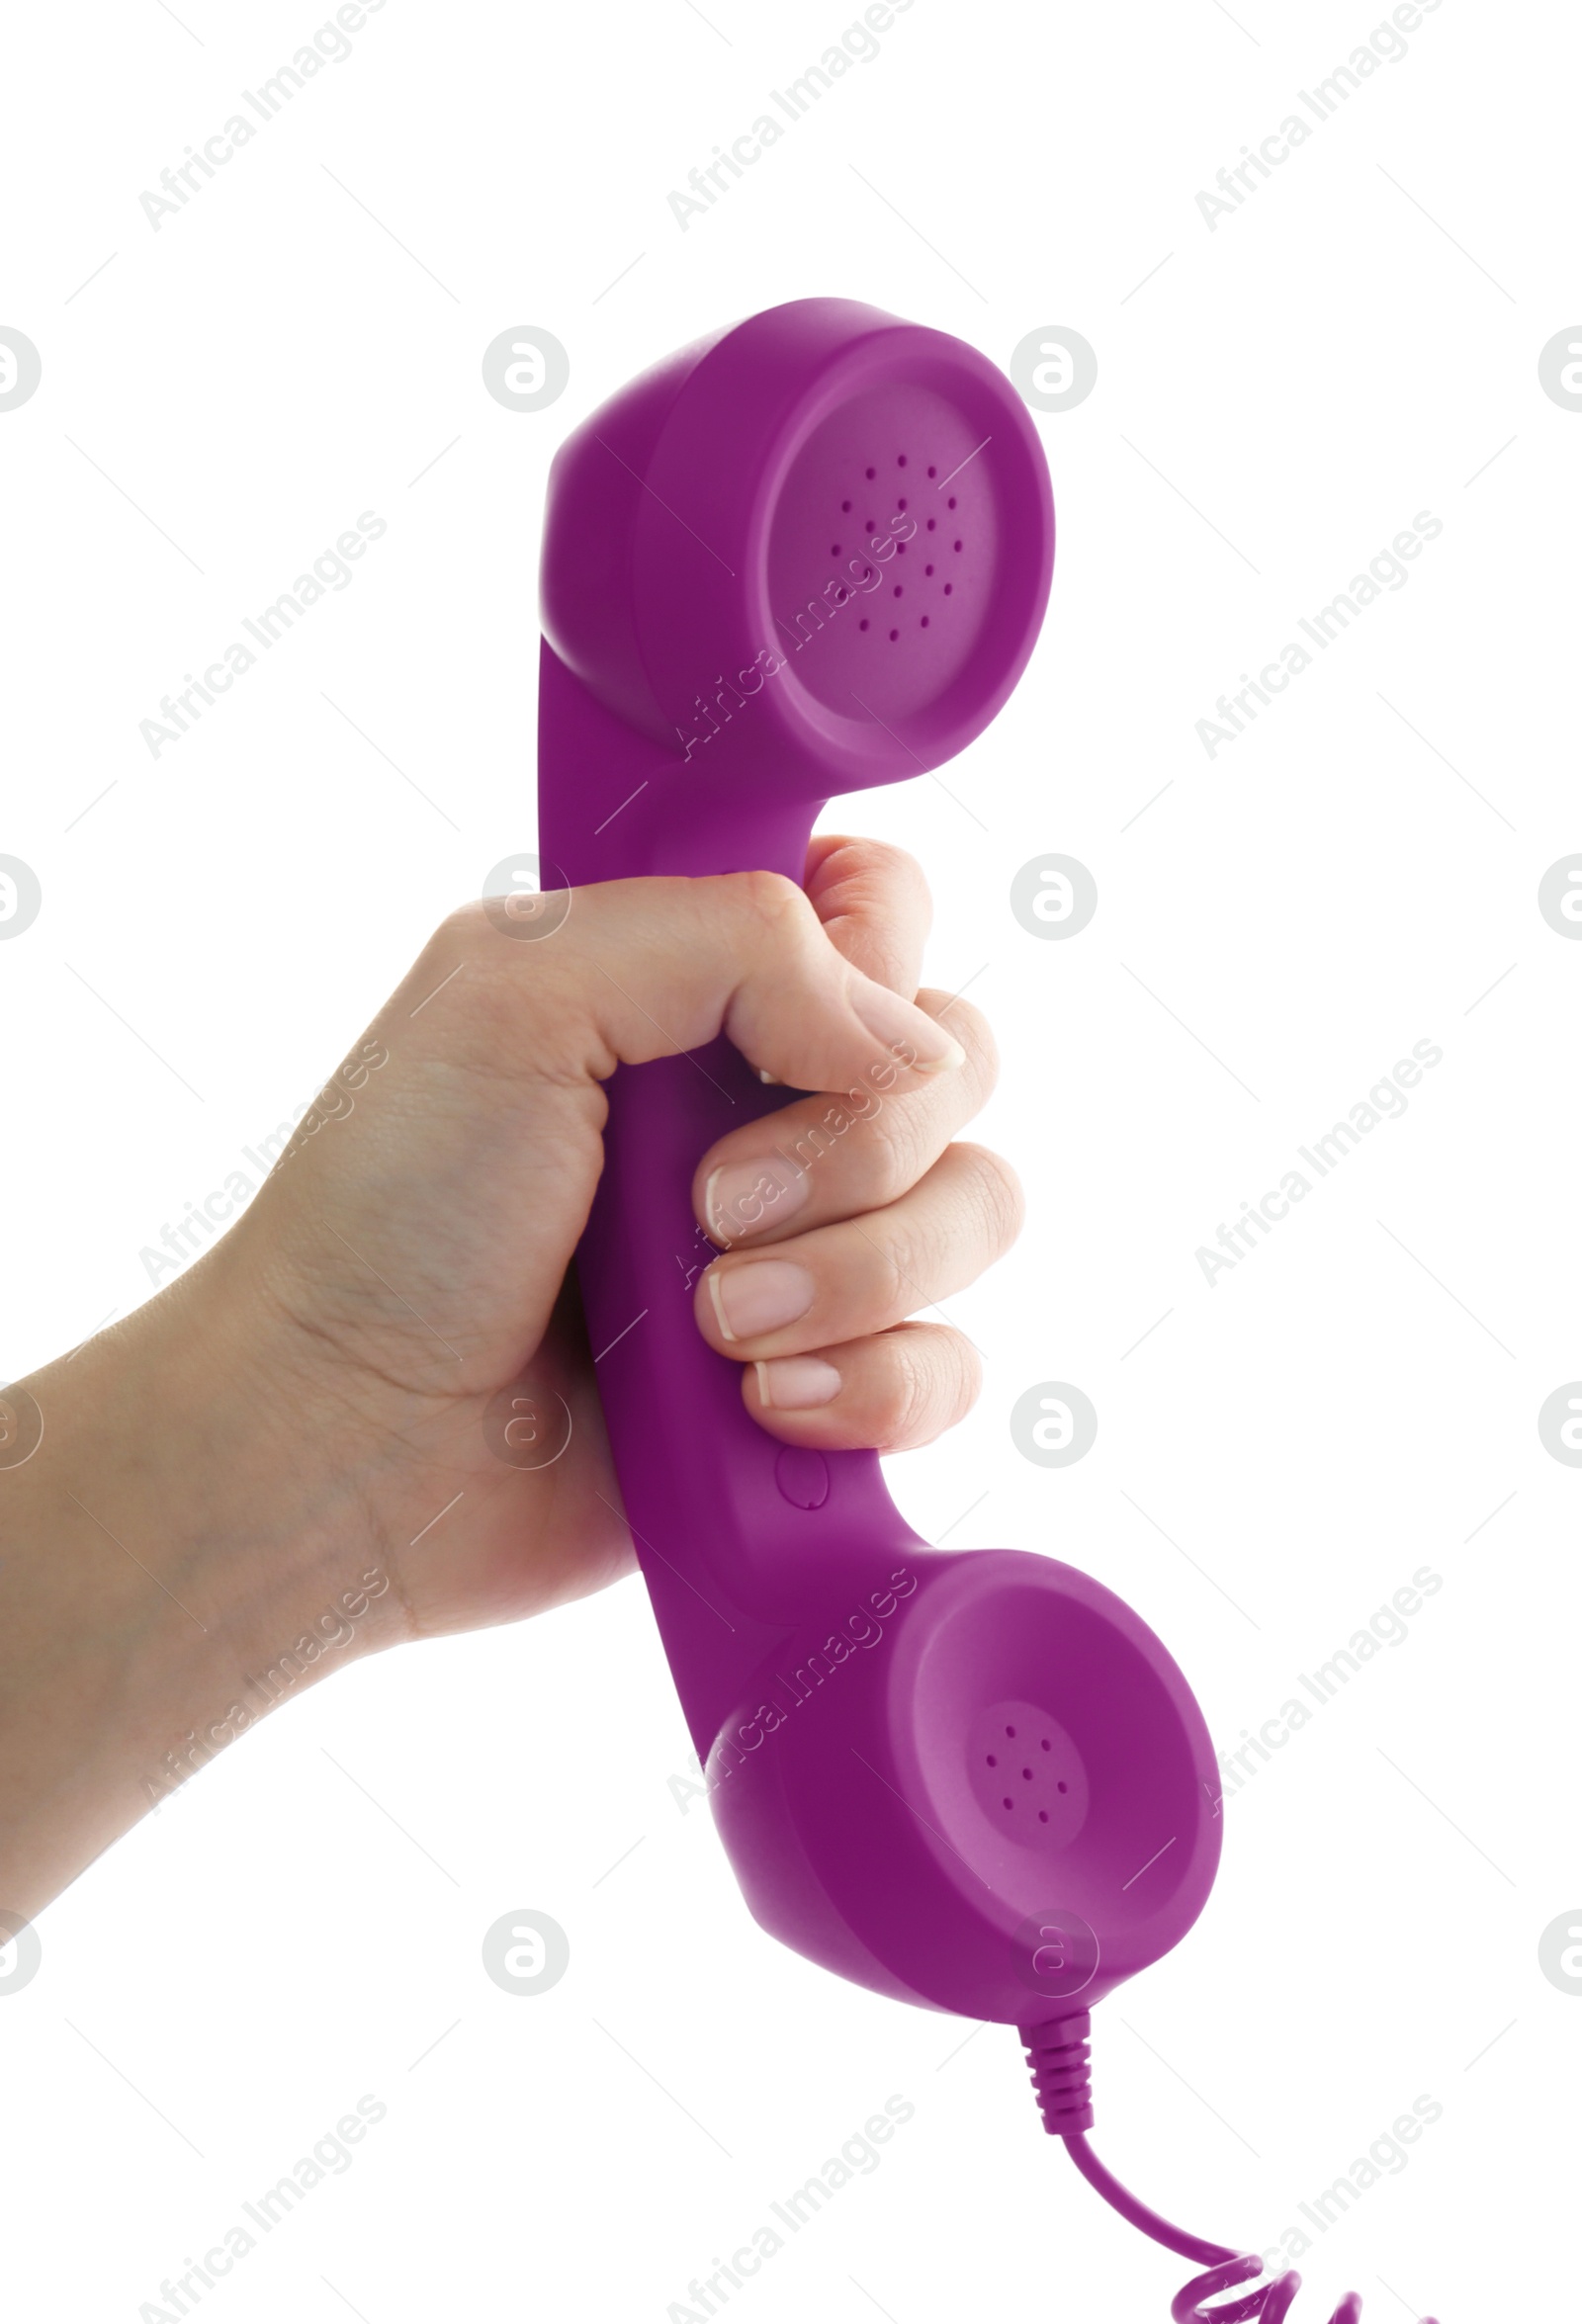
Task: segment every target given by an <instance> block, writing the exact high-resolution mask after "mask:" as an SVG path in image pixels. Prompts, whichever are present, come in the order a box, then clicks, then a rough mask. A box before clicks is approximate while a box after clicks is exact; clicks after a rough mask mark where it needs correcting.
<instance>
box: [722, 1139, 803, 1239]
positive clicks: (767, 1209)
mask: <svg viewBox="0 0 1582 2324" xmlns="http://www.w3.org/2000/svg"><path fill="white" fill-rule="evenodd" d="M807 1199H808V1178H807V1172H806V1171H805V1170H798V1169H794V1168H793V1167H792V1166H791V1165H790V1164H789V1163H787V1162H782V1161H781V1160H780V1158H779V1157H778V1156H776V1157H775V1159H774V1160H773V1161H772V1162H769V1161H765V1162H722V1163H721V1165H720V1167H719V1168H718V1169H717V1170H711V1171H710V1173H709V1182H708V1184H707V1185H706V1186H705V1187H704V1189H703V1223H704V1225H705V1227H706V1228H707V1229H708V1231H709V1233H710V1234H711V1235H712V1236H713V1238H714V1240H715V1242H716V1243H727V1244H729V1243H740V1242H741V1240H742V1238H743V1237H744V1236H745V1235H756V1234H757V1232H758V1230H759V1228H760V1227H774V1226H778V1224H779V1223H780V1221H781V1220H782V1219H788V1218H790V1216H791V1214H792V1212H793V1211H798V1210H800V1209H801V1208H802V1205H803V1204H804V1203H805V1202H806V1201H807Z"/></svg>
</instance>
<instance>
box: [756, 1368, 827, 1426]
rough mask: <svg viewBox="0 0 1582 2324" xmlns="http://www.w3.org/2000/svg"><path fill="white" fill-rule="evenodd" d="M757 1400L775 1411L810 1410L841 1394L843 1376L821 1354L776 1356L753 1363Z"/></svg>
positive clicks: (797, 1411) (806, 1411)
mask: <svg viewBox="0 0 1582 2324" xmlns="http://www.w3.org/2000/svg"><path fill="white" fill-rule="evenodd" d="M752 1369H753V1370H754V1371H755V1372H756V1373H757V1375H758V1402H759V1403H760V1404H762V1405H766V1406H767V1407H768V1409H769V1410H770V1411H771V1412H776V1413H811V1412H812V1411H813V1410H814V1409H815V1408H816V1407H817V1406H819V1405H821V1404H829V1403H830V1402H831V1400H832V1399H833V1398H834V1397H836V1396H838V1395H839V1393H840V1375H839V1373H838V1372H837V1371H836V1370H835V1366H834V1364H827V1363H826V1362H825V1360H824V1358H823V1356H818V1355H777V1356H771V1357H770V1359H769V1361H768V1362H767V1363H761V1364H754V1365H753V1367H752Z"/></svg>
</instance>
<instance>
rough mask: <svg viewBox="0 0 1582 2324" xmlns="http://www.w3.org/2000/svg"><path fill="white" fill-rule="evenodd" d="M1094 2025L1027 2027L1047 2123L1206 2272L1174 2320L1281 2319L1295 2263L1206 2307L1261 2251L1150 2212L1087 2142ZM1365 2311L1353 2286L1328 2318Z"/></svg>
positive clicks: (1131, 2211)
mask: <svg viewBox="0 0 1582 2324" xmlns="http://www.w3.org/2000/svg"><path fill="white" fill-rule="evenodd" d="M1091 2030H1092V2021H1091V2019H1090V2016H1089V2013H1088V2012H1087V2011H1086V2010H1074V2011H1072V2012H1071V2013H1070V2014H1069V2015H1067V2016H1065V2017H1061V2018H1050V2019H1045V2020H1043V2021H1042V2022H1041V2023H1037V2024H1032V2025H1023V2026H1022V2027H1021V2039H1022V2044H1023V2047H1024V2048H1025V2050H1026V2053H1027V2063H1028V2065H1029V2066H1030V2067H1031V2069H1032V2084H1033V2090H1034V2092H1035V2094H1036V2096H1037V2100H1038V2110H1039V2112H1040V2113H1041V2114H1042V2115H1043V2119H1044V2128H1045V2129H1046V2130H1047V2131H1049V2132H1050V2134H1051V2136H1053V2137H1056V2138H1058V2139H1059V2140H1060V2141H1061V2143H1062V2144H1063V2145H1064V2147H1065V2149H1066V2152H1067V2153H1068V2154H1069V2155H1070V2157H1071V2159H1072V2161H1073V2162H1074V2163H1075V2164H1076V2166H1077V2168H1078V2170H1079V2171H1080V2172H1081V2173H1082V2175H1083V2177H1084V2178H1085V2179H1086V2180H1087V2182H1088V2184H1089V2186H1090V2187H1092V2188H1094V2189H1096V2190H1097V2191H1098V2193H1099V2195H1102V2196H1103V2198H1104V2200H1105V2202H1106V2203H1108V2205H1109V2206H1110V2209H1111V2210H1115V2211H1118V2212H1119V2213H1120V2215H1121V2217H1122V2218H1123V2219H1124V2220H1125V2221H1126V2222H1127V2224H1128V2225H1129V2226H1132V2227H1136V2228H1138V2229H1139V2230H1140V2231H1141V2232H1142V2233H1143V2234H1144V2235H1146V2236H1149V2237H1150V2238H1151V2239H1152V2240H1153V2242H1155V2243H1160V2244H1163V2245H1164V2247H1165V2249H1166V2250H1167V2251H1172V2252H1179V2253H1180V2255H1181V2257H1182V2258H1183V2259H1184V2260H1194V2261H1195V2262H1196V2263H1197V2265H1198V2266H1199V2267H1201V2268H1204V2269H1206V2270H1207V2273H1206V2274H1205V2275H1202V2276H1194V2277H1193V2278H1192V2279H1191V2281H1190V2282H1188V2283H1184V2284H1183V2285H1182V2287H1181V2289H1180V2291H1178V2292H1177V2294H1176V2296H1175V2298H1174V2299H1173V2300H1172V2301H1171V2304H1170V2312H1171V2315H1172V2316H1173V2317H1174V2318H1175V2320H1176V2324H1255V2320H1256V2324H1281V2319H1282V2318H1283V2317H1284V2316H1285V2315H1286V2314H1287V2312H1288V2311H1289V2308H1290V2304H1291V2302H1292V2300H1293V2299H1294V2298H1295V2297H1296V2294H1297V2292H1298V2291H1299V2290H1300V2289H1301V2285H1302V2280H1301V2278H1300V2276H1298V2274H1297V2273H1296V2271H1295V2269H1294V2268H1287V2269H1286V2270H1285V2272H1284V2274H1283V2275H1282V2276H1278V2277H1274V2278H1273V2279H1272V2280H1271V2281H1269V2282H1268V2283H1261V2284H1259V2285H1258V2286H1257V2288H1256V2289H1255V2290H1253V2291H1249V2292H1244V2293H1243V2294H1242V2295H1241V2297H1240V2298H1238V2299H1233V2300H1227V2301H1226V2302H1225V2303H1224V2304H1223V2305H1222V2306H1219V2307H1212V2308H1211V2307H1208V2306H1207V2305H1205V2304H1204V2303H1205V2302H1207V2301H1208V2300H1210V2299H1213V2298H1215V2297H1216V2296H1217V2295H1218V2294H1219V2293H1220V2292H1223V2291H1230V2290H1231V2289H1233V2287H1234V2286H1235V2285H1236V2284H1238V2283H1250V2282H1251V2281H1252V2280H1253V2278H1254V2277H1255V2276H1262V2275H1263V2273H1264V2264H1263V2262H1262V2260H1260V2259H1259V2258H1258V2256H1257V2254H1256V2253H1253V2252H1239V2251H1236V2250H1234V2249H1233V2248H1232V2247H1231V2246H1230V2245H1229V2244H1223V2243H1209V2242H1208V2241H1207V2240H1206V2238H1205V2237H1203V2236H1201V2235H1188V2234H1187V2232H1186V2228H1185V2227H1177V2226H1174V2225H1173V2224H1172V2223H1171V2221H1170V2220H1169V2219H1166V2218H1164V2217H1162V2216H1161V2214H1160V2213H1159V2212H1158V2211H1152V2210H1150V2209H1149V2207H1148V2205H1147V2204H1146V2203H1145V2202H1142V2201H1141V2200H1140V2199H1139V2198H1138V2197H1137V2196H1136V2195H1133V2194H1132V2193H1131V2190H1130V2189H1129V2188H1126V2187H1122V2185H1121V2183H1120V2181H1119V2180H1118V2179H1117V2178H1116V2177H1115V2175H1114V2173H1113V2172H1112V2171H1109V2170H1106V2169H1105V2167H1104V2165H1103V2164H1102V2163H1101V2162H1100V2161H1099V2157H1098V2156H1097V2155H1096V2154H1095V2153H1094V2150H1093V2148H1092V2147H1091V2146H1090V2145H1089V2144H1088V2135H1087V2134H1088V2132H1089V2131H1090V2130H1091V2129H1092V2128H1093V2121H1094V2108H1093V2080H1092V2076H1091V2075H1090V2073H1089V2067H1088V2055H1089V2040H1088V2037H1089V2033H1090V2031H1091ZM1361 2317H1362V2297H1361V2295H1360V2294H1359V2293H1358V2292H1355V2291H1349V2292H1348V2293H1347V2294H1346V2297H1345V2298H1344V2299H1343V2300H1342V2301H1341V2304H1340V2306H1339V2307H1338V2308H1337V2309H1336V2310H1335V2312H1334V2314H1333V2315H1332V2316H1331V2317H1330V2320H1329V2324H1361ZM1422 2324H1435V2319H1434V2317H1432V2316H1425V2317H1424V2318H1423V2320H1422Z"/></svg>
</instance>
